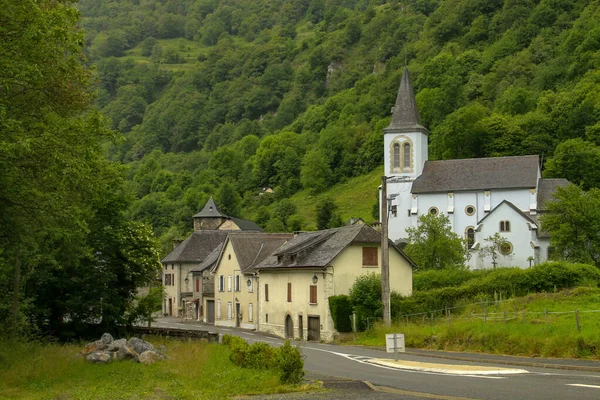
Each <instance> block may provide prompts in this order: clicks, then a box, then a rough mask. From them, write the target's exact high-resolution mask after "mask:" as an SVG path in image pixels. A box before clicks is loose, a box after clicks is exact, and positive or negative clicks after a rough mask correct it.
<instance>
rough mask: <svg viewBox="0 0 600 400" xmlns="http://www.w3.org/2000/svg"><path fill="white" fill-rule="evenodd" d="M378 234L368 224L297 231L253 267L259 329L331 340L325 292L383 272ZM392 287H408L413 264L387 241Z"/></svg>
mask: <svg viewBox="0 0 600 400" xmlns="http://www.w3.org/2000/svg"><path fill="white" fill-rule="evenodd" d="M380 243H381V234H380V233H379V232H377V231H375V230H374V229H373V228H371V227H369V226H367V225H347V226H344V227H341V228H336V229H328V230H324V231H317V232H306V233H300V234H298V235H296V236H295V237H294V238H293V239H292V240H290V241H289V242H287V243H286V244H284V245H283V246H282V247H280V248H279V249H277V250H276V251H275V252H274V253H273V254H272V255H270V256H269V257H267V258H266V259H265V260H264V261H262V262H261V263H259V264H257V265H256V267H255V268H254V270H255V271H257V272H258V274H257V275H258V278H259V281H258V282H259V285H260V288H259V291H258V294H257V296H258V304H259V308H258V310H259V315H258V316H257V317H255V318H256V321H255V324H256V325H257V329H258V330H260V331H262V332H268V333H272V334H275V335H277V336H281V337H288V338H301V339H304V340H323V341H326V342H327V341H332V340H333V339H334V336H335V335H336V333H337V332H336V330H335V328H334V325H333V320H332V317H331V312H330V310H329V301H328V300H329V296H335V295H340V294H346V295H347V294H349V291H350V288H351V287H352V285H353V284H354V281H355V280H356V278H357V277H359V276H360V275H363V274H366V273H371V272H375V273H381V260H380V250H379V249H380ZM389 248H390V257H389V259H390V288H391V290H392V291H396V292H398V293H400V294H402V295H405V296H406V295H410V294H411V293H412V269H413V266H414V264H413V263H412V261H410V260H409V259H408V258H407V257H406V256H405V255H404V253H403V252H402V251H401V250H400V249H399V248H397V247H396V246H395V245H394V244H393V243H391V242H390V247H389Z"/></svg>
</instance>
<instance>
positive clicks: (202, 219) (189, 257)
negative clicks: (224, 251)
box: [161, 197, 262, 320]
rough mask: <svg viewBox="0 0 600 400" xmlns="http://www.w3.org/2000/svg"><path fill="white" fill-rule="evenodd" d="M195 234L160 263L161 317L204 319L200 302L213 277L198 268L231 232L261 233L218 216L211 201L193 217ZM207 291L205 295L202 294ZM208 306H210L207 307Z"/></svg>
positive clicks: (253, 225) (242, 222)
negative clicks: (163, 292)
mask: <svg viewBox="0 0 600 400" xmlns="http://www.w3.org/2000/svg"><path fill="white" fill-rule="evenodd" d="M193 221H194V232H192V234H190V236H188V237H187V238H186V239H185V240H183V241H182V242H181V243H179V244H177V245H176V246H175V247H174V248H173V250H172V251H171V252H170V253H169V254H167V256H166V257H165V258H163V259H162V261H161V263H162V265H163V269H162V275H163V277H162V279H163V284H164V286H165V293H166V295H165V298H164V300H163V314H164V315H169V316H183V315H184V314H185V316H186V317H188V318H194V319H198V320H200V319H205V318H206V314H207V313H209V312H210V311H214V309H213V310H206V308H204V304H205V303H206V301H203V300H205V299H206V298H207V296H209V295H210V291H211V290H212V287H213V286H214V283H213V282H212V276H210V274H203V270H202V269H200V270H199V268H201V267H202V266H203V265H204V263H205V261H206V260H208V259H210V257H209V256H212V255H213V252H214V251H215V250H216V249H217V248H219V247H220V246H222V244H223V243H224V242H225V239H226V238H227V235H228V234H229V233H230V232H237V231H246V232H261V231H262V229H261V228H260V227H259V226H258V225H257V224H256V223H254V222H253V221H248V220H244V219H240V218H235V217H230V216H228V215H225V214H223V213H221V212H220V211H219V209H218V207H217V205H216V204H215V202H214V200H213V199H212V197H211V198H210V199H209V200H208V202H207V203H206V205H205V206H204V208H203V209H202V210H201V211H200V212H199V213H197V214H196V215H194V216H193ZM204 289H206V292H204ZM209 304H210V303H209Z"/></svg>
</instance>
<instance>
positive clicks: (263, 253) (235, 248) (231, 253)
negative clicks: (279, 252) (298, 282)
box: [211, 232, 294, 329]
mask: <svg viewBox="0 0 600 400" xmlns="http://www.w3.org/2000/svg"><path fill="white" fill-rule="evenodd" d="M293 237H294V235H293V234H292V233H256V232H252V233H230V234H229V235H228V236H227V239H226V240H225V243H224V244H223V246H221V248H220V251H219V254H218V258H217V260H216V261H215V262H214V263H213V267H212V270H211V275H213V276H214V302H215V310H216V316H215V321H214V322H215V326H225V327H241V328H244V329H255V328H256V321H257V315H258V290H257V289H258V286H257V277H256V274H255V271H254V269H253V267H254V266H255V265H257V264H259V263H260V262H261V261H263V260H264V259H265V258H266V257H267V256H269V255H270V254H271V253H272V252H273V251H274V250H275V249H277V248H279V247H280V246H282V245H283V244H284V243H286V242H287V241H289V240H291V239H292V238H293Z"/></svg>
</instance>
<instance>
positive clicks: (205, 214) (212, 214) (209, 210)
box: [194, 196, 227, 218]
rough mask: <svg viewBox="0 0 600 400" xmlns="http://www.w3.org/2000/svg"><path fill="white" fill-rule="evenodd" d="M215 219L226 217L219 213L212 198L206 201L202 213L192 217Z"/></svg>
mask: <svg viewBox="0 0 600 400" xmlns="http://www.w3.org/2000/svg"><path fill="white" fill-rule="evenodd" d="M217 217H227V215H225V214H222V213H221V212H220V211H219V209H218V208H217V205H216V204H215V201H214V200H213V198H212V196H211V197H210V199H208V201H207V202H206V204H205V205H204V208H203V209H202V211H200V212H199V213H198V214H196V215H194V218H217Z"/></svg>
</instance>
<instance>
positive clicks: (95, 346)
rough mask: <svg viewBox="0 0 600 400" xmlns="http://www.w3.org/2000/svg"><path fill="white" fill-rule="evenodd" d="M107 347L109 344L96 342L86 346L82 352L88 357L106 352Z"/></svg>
mask: <svg viewBox="0 0 600 400" xmlns="http://www.w3.org/2000/svg"><path fill="white" fill-rule="evenodd" d="M107 347H108V346H107V344H106V343H104V342H103V341H102V340H96V341H95V342H92V343H88V344H86V345H85V347H84V348H83V350H81V354H82V355H84V356H86V355H88V354H90V353H94V352H96V351H101V350H105V349H106V348H107Z"/></svg>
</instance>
